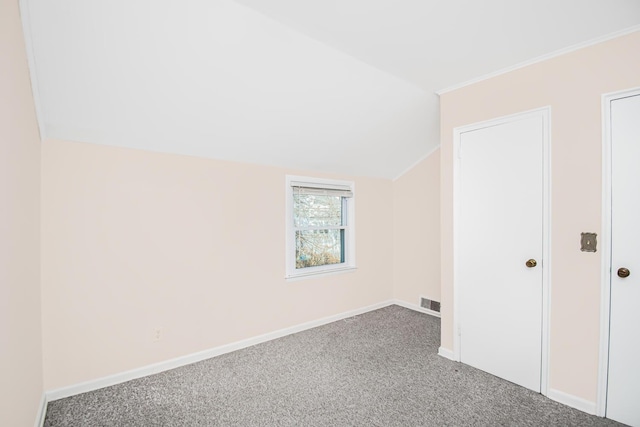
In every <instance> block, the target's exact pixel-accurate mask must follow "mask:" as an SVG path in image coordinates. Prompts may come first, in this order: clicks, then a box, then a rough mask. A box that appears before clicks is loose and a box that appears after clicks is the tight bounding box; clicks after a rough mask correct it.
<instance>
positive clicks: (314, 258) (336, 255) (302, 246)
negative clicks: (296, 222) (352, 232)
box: [296, 229, 344, 268]
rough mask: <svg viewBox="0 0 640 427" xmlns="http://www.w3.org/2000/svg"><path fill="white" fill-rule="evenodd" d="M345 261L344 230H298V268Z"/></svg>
mask: <svg viewBox="0 0 640 427" xmlns="http://www.w3.org/2000/svg"><path fill="white" fill-rule="evenodd" d="M341 262H344V230H343V229H339V230H301V231H296V268H306V267H316V266H319V265H329V264H339V263H341Z"/></svg>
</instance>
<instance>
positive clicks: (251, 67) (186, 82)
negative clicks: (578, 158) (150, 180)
mask: <svg viewBox="0 0 640 427" xmlns="http://www.w3.org/2000/svg"><path fill="white" fill-rule="evenodd" d="M22 12H23V15H24V21H25V29H26V30H25V31H26V34H27V37H26V39H27V43H28V45H29V46H28V51H29V52H30V54H31V66H32V75H33V76H34V78H35V88H34V89H35V90H34V92H35V93H36V103H37V106H38V109H39V119H40V121H41V128H42V129H43V132H44V134H45V136H46V137H49V138H60V139H67V140H74V141H82V142H89V143H98V144H109V145H117V146H125V147H132V148H140V149H147V150H153V151H161V152H171V153H179V154H187V155H195V156H204V157H211V158H220V159H228V160H236V161H245V162H252V163H262V164H269V165H277V166H284V167H290V168H296V169H306V170H318V171H325V172H338V173H346V174H351V175H365V176H377V177H383V178H394V177H397V176H398V175H399V174H401V173H403V172H404V171H405V170H406V169H407V168H409V167H410V166H411V165H413V164H414V163H415V162H416V161H418V160H419V159H420V158H421V157H423V156H425V155H426V154H428V153H429V152H431V151H432V150H433V149H434V148H435V147H437V145H438V143H439V141H438V138H439V130H438V121H439V116H438V101H437V95H435V92H436V91H437V90H440V89H442V88H445V87H447V86H451V85H455V84H458V83H460V82H463V81H465V80H469V79H472V78H476V77H478V76H481V75H483V74H486V73H491V72H494V71H496V70H499V69H501V68H504V67H508V66H512V65H514V64H517V63H519V62H522V61H525V60H529V59H531V58H533V57H537V56H540V55H543V54H547V53H549V52H553V51H555V50H557V49H562V48H565V47H567V46H571V45H574V44H576V43H580V42H584V41H586V40H591V39H594V38H596V37H601V36H604V35H607V34H610V33H612V32H615V31H620V30H623V29H626V28H629V27H631V26H634V25H638V24H640V1H637V0H607V1H595V0H555V1H551V0H537V1H531V0H526V1H525V0H520V1H513V0H485V1H482V2H479V1H474V0H447V1H435V0H428V1H427V0H323V1H318V0H307V1H300V0H236V1H233V0H111V1H87V0H65V1H50V0H22Z"/></svg>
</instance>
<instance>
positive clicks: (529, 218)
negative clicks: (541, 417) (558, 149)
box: [455, 114, 545, 392]
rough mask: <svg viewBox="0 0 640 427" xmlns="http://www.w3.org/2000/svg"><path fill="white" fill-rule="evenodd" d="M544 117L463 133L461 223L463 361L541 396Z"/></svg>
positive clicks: (526, 117) (458, 229)
mask: <svg viewBox="0 0 640 427" xmlns="http://www.w3.org/2000/svg"><path fill="white" fill-rule="evenodd" d="M544 129H545V128H544V117H543V115H542V114H533V115H532V114H528V115H524V116H522V117H516V118H515V119H513V120H510V121H508V122H505V123H501V124H498V125H493V126H489V127H484V128H479V129H476V130H472V131H469V132H464V133H462V135H461V137H460V148H459V158H460V160H459V167H460V171H459V175H458V176H459V177H460V182H459V187H458V188H459V190H458V191H459V195H460V196H459V198H457V200H458V203H459V205H458V219H457V220H456V234H457V237H456V244H457V245H458V249H457V250H456V253H457V260H456V264H457V265H456V270H455V271H456V273H455V274H456V275H457V278H456V292H458V304H459V311H458V315H459V319H460V320H459V325H460V330H459V334H460V358H461V361H462V362H463V363H466V364H469V365H471V366H474V367H476V368H479V369H481V370H483V371H486V372H489V373H491V374H493V375H496V376H498V377H501V378H504V379H506V380H509V381H511V382H514V383H516V384H519V385H522V386H524V387H527V388H529V389H532V390H535V391H537V392H540V389H541V366H542V364H541V357H542V316H543V287H542V286H543V268H545V267H544V262H543V261H544V260H543V259H542V254H543V215H544V211H543V196H544V191H543V187H544V181H543V176H544V169H543V167H544V164H543V162H544V153H543V150H544Z"/></svg>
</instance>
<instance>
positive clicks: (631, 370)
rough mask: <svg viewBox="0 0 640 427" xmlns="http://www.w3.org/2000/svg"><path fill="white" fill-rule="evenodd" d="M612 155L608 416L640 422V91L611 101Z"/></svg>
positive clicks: (629, 422) (624, 421)
mask: <svg viewBox="0 0 640 427" xmlns="http://www.w3.org/2000/svg"><path fill="white" fill-rule="evenodd" d="M611 159H612V164H611V166H612V167H611V171H612V176H611V183H612V188H611V207H612V210H611V212H612V214H611V215H612V216H611V217H612V224H611V243H612V246H611V311H610V313H611V314H610V316H611V317H610V325H609V326H610V328H609V329H610V332H609V382H608V390H607V417H608V418H612V419H614V420H617V421H620V422H623V423H625V424H629V425H633V426H640V368H639V367H638V364H639V363H640V227H638V221H639V220H640V196H639V195H638V188H639V186H640V95H639V96H633V97H628V98H622V99H617V100H614V101H612V102H611ZM621 267H625V268H627V269H629V271H630V272H631V274H630V276H629V277H627V278H620V277H618V275H617V271H618V269H619V268H621Z"/></svg>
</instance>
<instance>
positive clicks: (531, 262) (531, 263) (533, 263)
mask: <svg viewBox="0 0 640 427" xmlns="http://www.w3.org/2000/svg"><path fill="white" fill-rule="evenodd" d="M524 265H526V266H527V267H529V268H533V267H535V266H536V265H538V262H537V261H536V260H535V259H529V260H527V262H525V263H524Z"/></svg>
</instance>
